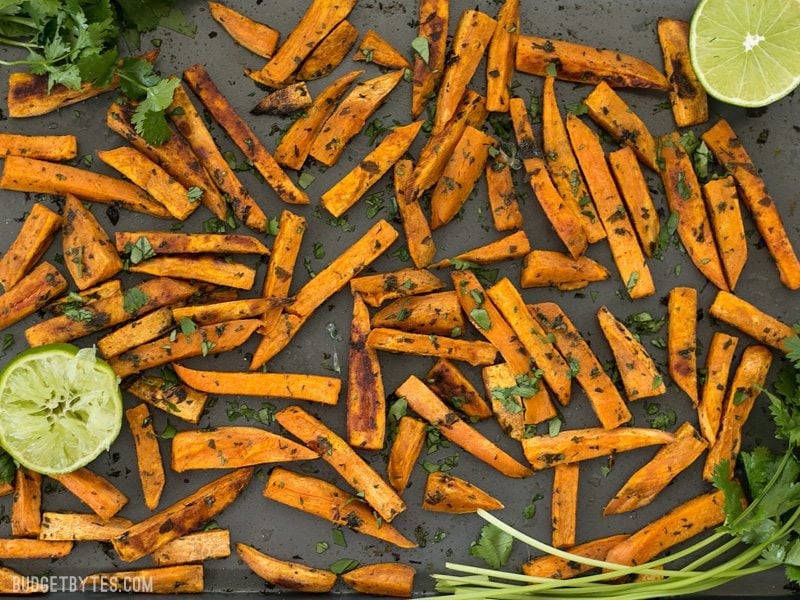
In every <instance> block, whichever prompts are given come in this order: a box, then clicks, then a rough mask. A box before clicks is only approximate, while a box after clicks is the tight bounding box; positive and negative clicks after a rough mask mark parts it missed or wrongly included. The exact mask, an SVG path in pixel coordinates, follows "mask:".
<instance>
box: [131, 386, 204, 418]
mask: <svg viewBox="0 0 800 600" xmlns="http://www.w3.org/2000/svg"><path fill="white" fill-rule="evenodd" d="M126 389H127V391H129V392H130V393H131V394H133V396H135V397H136V398H138V399H139V400H144V401H145V402H147V403H148V404H149V405H151V406H155V407H156V408H159V409H161V410H163V411H164V412H166V413H167V414H169V415H173V416H175V417H178V418H180V419H183V420H184V421H188V422H189V423H195V424H196V423H197V422H198V421H199V420H200V417H201V416H202V414H203V409H204V408H205V405H206V402H207V400H208V394H206V393H205V392H198V391H197V390H194V389H192V388H190V387H189V386H188V385H183V384H181V383H178V381H177V380H175V381H172V380H167V379H165V378H163V377H155V376H152V375H147V376H143V377H139V378H137V379H136V380H134V381H133V382H132V383H131V384H130V385H128V386H127V387H126Z"/></svg>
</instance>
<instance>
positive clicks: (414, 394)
mask: <svg viewBox="0 0 800 600" xmlns="http://www.w3.org/2000/svg"><path fill="white" fill-rule="evenodd" d="M396 393H397V395H398V396H403V397H405V399H406V400H407V401H408V406H409V408H410V409H411V410H413V411H414V412H415V413H417V414H418V415H419V416H420V417H422V418H423V419H425V420H426V421H428V423H430V424H431V425H433V426H435V427H438V428H439V431H440V432H441V434H442V435H443V436H444V437H445V438H447V439H448V440H450V441H451V442H453V443H454V444H456V445H457V446H459V447H460V448H463V449H464V450H466V451H467V452H469V453H470V454H472V456H474V457H475V458H477V459H478V460H481V461H483V462H485V463H486V464H488V465H489V466H491V467H493V468H495V469H497V470H498V471H500V472H501V473H503V474H504V475H506V476H508V477H513V478H517V479H519V478H523V477H528V476H529V475H531V474H532V473H531V470H530V469H528V468H527V467H525V466H524V465H522V464H521V463H519V462H518V461H516V460H515V459H514V458H512V457H511V456H509V455H508V454H506V453H505V452H504V451H503V450H502V449H501V448H498V447H497V446H496V445H495V444H493V443H492V442H491V441H489V440H488V439H487V438H485V437H484V436H483V435H482V434H481V433H480V432H478V430H477V429H475V428H473V427H471V426H470V425H468V424H467V423H466V422H465V421H463V420H461V418H460V417H459V416H458V415H457V414H456V413H454V412H452V411H451V410H450V409H449V408H448V407H447V406H446V405H445V403H444V402H442V401H441V400H440V399H439V398H438V397H437V396H436V394H434V393H433V392H432V391H431V389H430V388H429V387H428V386H426V385H425V384H424V383H423V382H422V381H420V380H419V379H418V378H417V377H416V376H414V375H411V376H409V378H408V379H406V380H405V382H403V384H402V385H400V387H398V388H397V391H396Z"/></svg>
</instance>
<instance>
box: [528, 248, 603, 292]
mask: <svg viewBox="0 0 800 600" xmlns="http://www.w3.org/2000/svg"><path fill="white" fill-rule="evenodd" d="M608 277H609V273H608V270H607V269H606V268H605V267H604V266H603V265H601V264H600V263H598V262H597V261H594V260H592V259H591V258H589V257H587V256H579V257H578V258H572V257H571V256H568V255H566V254H563V253H561V252H556V251H553V250H533V251H532V252H530V253H528V254H526V255H525V258H524V259H523V261H522V271H521V272H520V275H519V279H520V286H521V287H524V288H532V287H548V286H554V287H557V288H558V289H560V290H575V289H579V288H582V287H586V286H587V285H589V283H591V282H593V281H603V280H604V279H608Z"/></svg>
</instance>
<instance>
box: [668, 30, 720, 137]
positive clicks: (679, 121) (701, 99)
mask: <svg viewBox="0 0 800 600" xmlns="http://www.w3.org/2000/svg"><path fill="white" fill-rule="evenodd" d="M657 29H658V43H659V44H660V45H661V52H662V53H663V55H664V71H666V74H667V79H668V80H669V83H670V87H671V89H670V92H669V101H670V104H672V116H673V117H674V118H675V124H676V125H677V126H678V127H691V126H692V125H699V124H700V123H705V122H706V121H707V120H708V96H707V95H706V91H705V90H704V89H703V86H702V85H700V82H699V81H698V79H697V75H696V74H695V72H694V68H693V67H692V61H691V58H690V56H689V23H688V22H687V21H680V20H678V19H668V18H666V17H661V18H659V19H658V27H657Z"/></svg>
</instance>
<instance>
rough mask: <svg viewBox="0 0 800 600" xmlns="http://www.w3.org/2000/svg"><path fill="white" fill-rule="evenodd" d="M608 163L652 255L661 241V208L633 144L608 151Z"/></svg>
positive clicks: (640, 240) (639, 232) (632, 217)
mask: <svg viewBox="0 0 800 600" xmlns="http://www.w3.org/2000/svg"><path fill="white" fill-rule="evenodd" d="M608 164H609V166H610V167H611V173H612V174H613V175H614V179H615V180H616V182H617V188H619V195H620V196H621V197H622V200H623V201H624V202H625V207H626V208H627V209H628V214H629V215H630V217H631V221H632V222H633V226H634V228H635V229H636V234H637V235H638V236H639V243H640V244H641V245H642V251H643V252H644V254H645V256H647V257H648V258H650V257H651V256H653V252H654V251H655V249H656V245H657V244H658V233H659V231H660V230H661V224H660V223H659V222H658V212H657V211H656V207H655V205H654V204H653V198H652V196H651V195H650V190H649V189H648V187H647V181H645V178H644V175H643V174H642V170H641V168H640V167H639V163H638V161H637V160H636V155H635V154H634V152H633V150H631V149H630V147H627V146H626V147H625V148H622V149H620V150H617V151H615V152H610V153H609V154H608Z"/></svg>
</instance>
